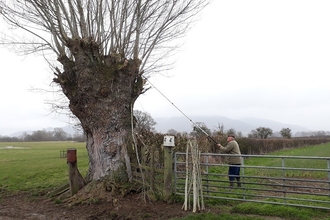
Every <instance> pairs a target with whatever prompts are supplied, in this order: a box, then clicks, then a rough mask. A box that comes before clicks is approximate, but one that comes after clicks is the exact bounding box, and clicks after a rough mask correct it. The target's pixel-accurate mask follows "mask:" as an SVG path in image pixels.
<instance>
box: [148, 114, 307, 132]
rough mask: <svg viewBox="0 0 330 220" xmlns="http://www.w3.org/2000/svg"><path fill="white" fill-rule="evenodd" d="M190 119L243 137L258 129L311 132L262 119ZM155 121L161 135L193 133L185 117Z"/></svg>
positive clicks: (299, 127) (201, 117)
mask: <svg viewBox="0 0 330 220" xmlns="http://www.w3.org/2000/svg"><path fill="white" fill-rule="evenodd" d="M190 119H191V120H192V121H193V122H195V123H197V122H203V123H205V125H206V126H207V127H208V128H209V129H211V130H216V128H218V127H219V125H223V126H224V128H225V130H228V129H231V128H233V129H235V130H236V131H237V132H239V131H240V132H242V134H243V135H247V134H248V133H250V132H251V130H253V129H256V128H258V127H267V128H271V129H272V130H273V132H277V131H280V130H281V129H282V128H290V129H291V132H292V134H295V133H296V132H298V131H309V129H308V128H305V127H302V126H299V125H292V124H285V123H281V122H276V121H272V120H267V119H260V118H242V119H239V120H235V119H231V118H227V117H224V116H195V117H190ZM154 120H155V121H156V123H157V124H156V125H155V128H156V130H157V131H158V132H161V133H166V132H167V131H168V130H170V129H174V130H176V131H178V132H188V133H189V132H191V131H192V127H193V123H192V122H190V121H189V120H188V119H187V118H186V117H183V116H182V117H172V118H154Z"/></svg>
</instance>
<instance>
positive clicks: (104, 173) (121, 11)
mask: <svg viewBox="0 0 330 220" xmlns="http://www.w3.org/2000/svg"><path fill="white" fill-rule="evenodd" d="M206 4H207V1H205V0H180V1H177V0H159V1H155V0H85V1H83V0H22V1H0V13H1V18H2V19H4V20H5V21H6V23H7V24H9V25H10V26H11V30H12V32H13V33H14V34H13V35H7V36H6V39H3V40H2V43H3V44H7V45H8V44H9V45H12V46H13V47H15V48H16V49H17V50H18V51H19V52H22V53H25V54H28V53H37V52H40V53H42V55H43V56H45V57H46V59H47V61H48V62H49V63H50V64H51V66H52V68H53V70H54V79H53V82H55V83H56V84H57V85H59V87H60V89H61V91H62V92H63V94H64V95H65V96H66V97H67V98H68V100H69V109H70V111H71V112H72V113H73V114H74V115H75V116H76V117H77V118H78V119H79V122H80V124H81V126H82V129H83V131H84V133H85V135H86V139H87V141H86V149H87V152H88V157H89V169H88V173H87V179H86V180H87V181H91V180H99V179H101V178H104V179H107V180H110V181H111V182H116V183H118V182H121V181H125V182H126V181H128V180H130V179H131V177H132V173H131V168H130V167H131V166H130V158H129V156H128V155H129V154H128V150H130V149H131V148H129V147H130V146H132V145H131V142H132V136H131V135H132V133H133V132H132V126H131V125H132V118H133V117H132V115H133V107H134V103H135V101H136V99H137V98H138V97H139V95H140V94H142V93H144V92H145V91H146V87H145V80H144V78H145V77H148V76H150V74H151V73H155V72H158V71H160V70H163V69H166V68H167V66H166V65H165V64H166V63H164V58H167V57H168V56H169V52H171V51H173V49H175V48H174V46H175V45H174V44H173V43H171V42H172V40H174V39H177V38H179V37H182V36H183V35H184V34H185V33H186V31H187V29H188V28H189V25H190V24H191V21H192V18H193V17H194V16H195V15H196V14H197V13H198V12H199V11H200V10H201V9H202V8H203V7H204V6H206ZM15 31H20V32H17V33H15ZM22 31H24V32H22ZM8 33H9V32H8ZM54 58H55V59H57V61H58V62H59V63H56V62H53V61H52V60H54ZM105 177H106V178H105ZM118 185H120V184H117V186H118Z"/></svg>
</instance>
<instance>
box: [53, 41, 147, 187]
mask: <svg viewBox="0 0 330 220" xmlns="http://www.w3.org/2000/svg"><path fill="white" fill-rule="evenodd" d="M67 46H68V47H69V48H70V51H71V53H72V54H73V57H72V58H68V57H67V56H65V55H62V56H61V57H59V59H58V60H59V62H61V63H62V64H63V67H64V72H60V71H57V73H56V76H57V78H55V79H54V82H56V83H59V84H60V85H61V87H62V90H63V93H64V94H65V95H66V96H67V97H68V99H69V100H70V104H69V107H70V109H71V111H72V113H73V114H74V115H75V116H77V118H78V119H79V120H80V122H81V125H82V128H83V130H84V132H85V134H86V136H87V144H86V148H87V151H88V156H89V170H88V174H87V180H88V181H90V180H97V179H100V178H102V177H105V176H107V177H110V179H112V180H116V181H118V180H120V181H126V180H128V179H129V178H130V175H129V174H130V166H129V164H130V163H129V157H128V152H127V150H128V147H131V144H130V140H131V137H130V135H131V123H132V122H131V113H132V108H133V104H134V102H135V100H136V99H137V97H138V96H139V95H140V94H141V93H142V90H143V80H142V78H141V74H140V73H139V66H140V63H141V62H140V60H132V59H130V60H127V59H125V58H124V56H123V55H121V54H118V53H114V54H111V55H109V56H103V55H102V54H100V52H99V47H98V45H97V44H96V43H95V42H94V41H86V40H81V39H80V40H78V39H73V40H71V41H70V42H68V45H67Z"/></svg>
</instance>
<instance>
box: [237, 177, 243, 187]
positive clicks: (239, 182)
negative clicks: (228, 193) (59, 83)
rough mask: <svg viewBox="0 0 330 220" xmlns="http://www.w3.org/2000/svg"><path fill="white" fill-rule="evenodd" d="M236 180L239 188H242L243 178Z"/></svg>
mask: <svg viewBox="0 0 330 220" xmlns="http://www.w3.org/2000/svg"><path fill="white" fill-rule="evenodd" d="M236 180H237V186H238V187H241V186H242V184H241V178H240V177H237V178H236Z"/></svg>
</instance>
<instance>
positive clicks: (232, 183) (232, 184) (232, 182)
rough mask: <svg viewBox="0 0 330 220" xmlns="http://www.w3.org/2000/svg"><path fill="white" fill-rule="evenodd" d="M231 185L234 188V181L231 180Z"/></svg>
mask: <svg viewBox="0 0 330 220" xmlns="http://www.w3.org/2000/svg"><path fill="white" fill-rule="evenodd" d="M229 185H230V187H231V188H234V181H233V180H230V182H229Z"/></svg>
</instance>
